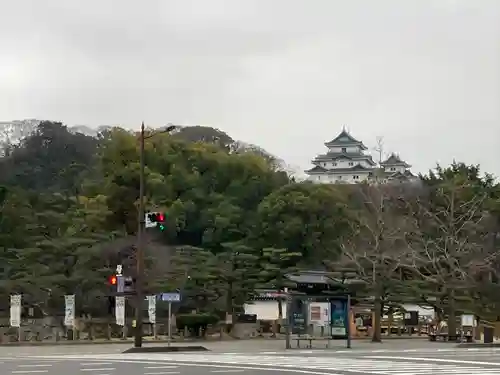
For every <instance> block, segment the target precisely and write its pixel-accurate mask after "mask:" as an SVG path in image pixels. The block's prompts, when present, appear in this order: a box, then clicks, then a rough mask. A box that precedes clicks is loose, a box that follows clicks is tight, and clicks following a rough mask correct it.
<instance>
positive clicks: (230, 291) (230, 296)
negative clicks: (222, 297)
mask: <svg viewBox="0 0 500 375" xmlns="http://www.w3.org/2000/svg"><path fill="white" fill-rule="evenodd" d="M233 312H234V306H233V283H232V282H230V283H228V288H227V294H226V314H227V315H231V319H232V321H231V323H232V324H229V325H228V326H227V327H226V331H227V333H231V330H232V328H233V325H234V314H233Z"/></svg>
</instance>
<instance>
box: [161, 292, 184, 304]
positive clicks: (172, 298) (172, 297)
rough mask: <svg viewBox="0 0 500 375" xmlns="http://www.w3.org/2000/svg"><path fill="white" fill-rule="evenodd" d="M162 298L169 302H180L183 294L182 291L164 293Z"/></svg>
mask: <svg viewBox="0 0 500 375" xmlns="http://www.w3.org/2000/svg"><path fill="white" fill-rule="evenodd" d="M161 300H162V301H167V302H180V300H181V294H180V293H162V294H161Z"/></svg>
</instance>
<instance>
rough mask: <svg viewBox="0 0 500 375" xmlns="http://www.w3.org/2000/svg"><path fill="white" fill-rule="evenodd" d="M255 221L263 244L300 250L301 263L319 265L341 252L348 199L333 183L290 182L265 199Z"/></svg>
mask: <svg viewBox="0 0 500 375" xmlns="http://www.w3.org/2000/svg"><path fill="white" fill-rule="evenodd" d="M255 225H256V230H255V243H256V244H259V245H261V246H260V247H261V248H264V247H274V248H277V249H281V248H282V249H288V251H290V252H294V253H295V252H300V253H301V254H302V259H301V262H300V263H303V264H309V265H311V266H316V267H318V266H321V265H322V264H323V263H324V260H325V259H331V258H332V257H333V258H335V257H336V256H338V255H339V254H340V245H341V241H340V239H341V238H342V236H343V235H344V234H345V233H346V231H347V230H349V220H348V207H347V201H346V199H345V196H344V194H343V192H342V191H341V189H338V188H337V187H336V186H333V185H316V184H311V183H300V184H289V185H286V186H283V187H282V188H280V189H278V190H276V191H274V192H273V193H271V194H270V195H268V196H267V197H266V198H264V199H263V200H262V202H261V203H260V205H259V207H258V210H257V220H256V224H255Z"/></svg>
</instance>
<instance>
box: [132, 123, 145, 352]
mask: <svg viewBox="0 0 500 375" xmlns="http://www.w3.org/2000/svg"><path fill="white" fill-rule="evenodd" d="M139 163H140V172H139V173H140V174H139V214H138V222H139V226H138V228H137V256H136V257H137V275H136V283H135V290H136V310H135V322H136V323H135V324H136V327H135V337H134V346H135V347H136V348H140V347H141V346H142V303H143V300H144V291H143V277H144V267H143V263H144V236H143V230H144V122H143V123H142V124H141V137H140V151H139Z"/></svg>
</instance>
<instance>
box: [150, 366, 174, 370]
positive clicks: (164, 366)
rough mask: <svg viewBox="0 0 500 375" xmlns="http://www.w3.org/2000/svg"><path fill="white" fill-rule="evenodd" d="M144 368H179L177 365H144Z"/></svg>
mask: <svg viewBox="0 0 500 375" xmlns="http://www.w3.org/2000/svg"><path fill="white" fill-rule="evenodd" d="M144 368H147V369H148V370H153V369H161V368H167V369H168V368H172V369H173V368H179V366H146V367H144Z"/></svg>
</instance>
